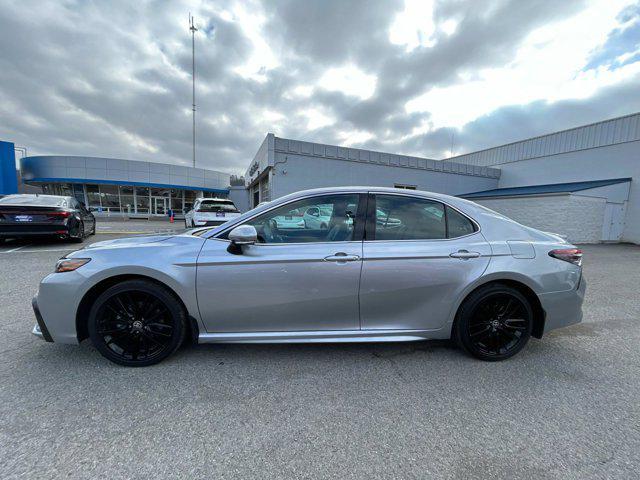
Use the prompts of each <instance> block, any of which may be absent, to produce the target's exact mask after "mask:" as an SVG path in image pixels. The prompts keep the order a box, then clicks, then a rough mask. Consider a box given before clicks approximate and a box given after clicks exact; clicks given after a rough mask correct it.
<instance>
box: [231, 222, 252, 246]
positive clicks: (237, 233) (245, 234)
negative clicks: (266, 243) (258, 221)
mask: <svg viewBox="0 0 640 480" xmlns="http://www.w3.org/2000/svg"><path fill="white" fill-rule="evenodd" d="M229 240H230V241H231V243H232V244H233V245H253V244H254V243H256V242H257V241H258V232H256V229H255V227H254V226H253V225H240V226H239V227H236V228H234V229H233V230H231V231H230V232H229Z"/></svg>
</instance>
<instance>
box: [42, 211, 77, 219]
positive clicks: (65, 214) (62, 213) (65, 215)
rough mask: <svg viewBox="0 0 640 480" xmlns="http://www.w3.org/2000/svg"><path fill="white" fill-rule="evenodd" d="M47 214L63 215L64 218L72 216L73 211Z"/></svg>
mask: <svg viewBox="0 0 640 480" xmlns="http://www.w3.org/2000/svg"><path fill="white" fill-rule="evenodd" d="M47 215H49V216H50V217H62V218H67V217H70V216H71V212H65V211H63V212H49V213H48V214H47Z"/></svg>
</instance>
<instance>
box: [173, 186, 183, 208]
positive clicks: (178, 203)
mask: <svg viewBox="0 0 640 480" xmlns="http://www.w3.org/2000/svg"><path fill="white" fill-rule="evenodd" d="M182 192H183V190H178V189H175V188H172V189H171V210H173V212H174V213H183V212H182Z"/></svg>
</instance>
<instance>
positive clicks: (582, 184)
mask: <svg viewBox="0 0 640 480" xmlns="http://www.w3.org/2000/svg"><path fill="white" fill-rule="evenodd" d="M639 179H640V113H636V114H633V115H627V116H624V117H619V118H614V119H611V120H606V121H602V122H598V123H594V124H591V125H585V126H581V127H577V128H572V129H569V130H564V131H561V132H555V133H551V134H548V135H543V136H539V137H535V138H530V139H526V140H522V141H518V142H514V143H510V144H507V145H501V146H498V147H494V148H489V149H486V150H482V151H478V152H473V153H469V154H465V155H460V156H457V157H453V158H450V159H447V160H434V159H428V158H420V157H412V156H404V155H395V154H391V153H381V152H374V151H369V150H363V149H358V148H350V147H340V146H335V145H324V144H319V143H311V142H304V141H299V140H292V139H286V138H279V137H276V136H275V135H273V134H268V135H267V137H266V138H265V139H264V141H263V142H262V145H261V146H260V148H259V149H258V152H257V153H256V155H255V157H254V158H253V160H252V161H251V162H250V164H249V167H248V168H247V170H246V172H245V182H246V191H245V192H243V193H241V192H234V196H233V198H234V200H235V201H236V203H237V204H238V205H241V206H242V208H243V209H248V208H250V207H253V206H255V205H257V204H258V203H260V202H264V201H269V200H271V199H275V198H278V197H280V196H282V195H286V194H288V193H291V192H295V191H298V190H302V189H306V188H314V187H321V186H341V185H375V186H384V187H396V188H408V189H419V190H428V191H433V192H439V193H446V194H449V195H457V196H461V197H464V198H469V199H470V200H473V201H475V202H478V203H481V204H483V205H485V206H487V207H489V208H491V209H493V210H496V211H498V212H500V213H503V214H505V215H507V216H509V217H511V218H513V219H514V220H516V221H518V222H520V223H523V224H525V225H529V226H532V227H535V228H539V229H541V230H544V231H551V232H556V233H559V234H562V235H565V236H566V237H567V238H568V239H569V240H571V241H573V242H584V243H587V242H588V243H593V242H601V241H611V242H619V241H624V242H633V243H639V244H640V186H639V185H638V180H639Z"/></svg>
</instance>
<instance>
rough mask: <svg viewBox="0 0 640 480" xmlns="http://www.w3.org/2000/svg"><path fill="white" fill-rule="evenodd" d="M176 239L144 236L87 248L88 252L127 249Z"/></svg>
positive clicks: (103, 242) (161, 236) (105, 242)
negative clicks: (99, 249) (105, 249)
mask: <svg viewBox="0 0 640 480" xmlns="http://www.w3.org/2000/svg"><path fill="white" fill-rule="evenodd" d="M173 237H175V235H144V236H141V237H126V238H116V239H114V240H105V241H102V242H96V243H92V244H91V245H88V246H86V247H85V249H86V250H93V249H96V248H125V247H133V246H139V245H144V244H148V243H156V242H162V241H165V240H169V239H170V238H173Z"/></svg>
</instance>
